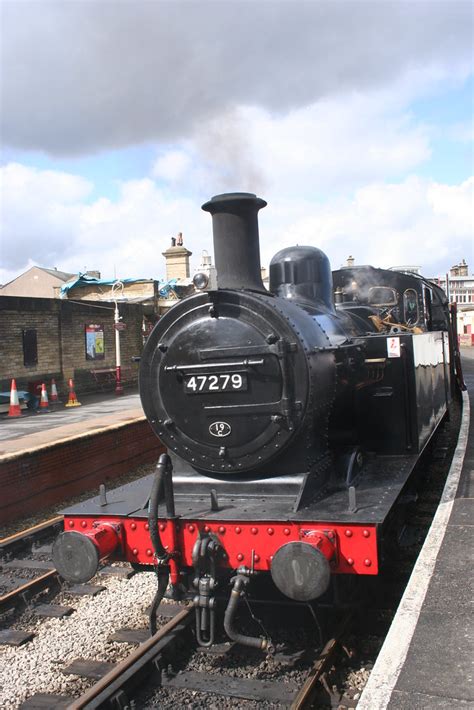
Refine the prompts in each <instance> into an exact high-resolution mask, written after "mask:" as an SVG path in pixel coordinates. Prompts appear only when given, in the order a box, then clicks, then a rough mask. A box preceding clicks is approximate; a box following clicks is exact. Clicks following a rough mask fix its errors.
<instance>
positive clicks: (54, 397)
mask: <svg viewBox="0 0 474 710" xmlns="http://www.w3.org/2000/svg"><path fill="white" fill-rule="evenodd" d="M50 401H51V404H59V397H58V388H57V387H56V382H55V380H54V379H52V380H51V400H50Z"/></svg>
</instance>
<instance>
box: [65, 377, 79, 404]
mask: <svg viewBox="0 0 474 710" xmlns="http://www.w3.org/2000/svg"><path fill="white" fill-rule="evenodd" d="M64 406H65V407H80V406H81V403H80V402H78V401H77V397H76V393H75V392H74V382H73V381H72V379H70V380H69V399H68V401H67V403H66V404H65V405H64Z"/></svg>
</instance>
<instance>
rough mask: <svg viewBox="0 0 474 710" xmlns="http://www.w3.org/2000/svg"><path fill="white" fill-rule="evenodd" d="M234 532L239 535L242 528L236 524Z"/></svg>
mask: <svg viewBox="0 0 474 710" xmlns="http://www.w3.org/2000/svg"><path fill="white" fill-rule="evenodd" d="M235 532H236V533H237V535H240V533H241V532H242V528H239V527H238V526H237V527H236V528H235Z"/></svg>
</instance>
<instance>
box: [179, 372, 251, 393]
mask: <svg viewBox="0 0 474 710" xmlns="http://www.w3.org/2000/svg"><path fill="white" fill-rule="evenodd" d="M246 389H247V375H246V374H245V373H240V372H232V373H228V372H225V373H224V372H220V373H219V374H218V375H217V374H216V375H187V376H186V377H185V378H184V391H185V392H187V393H188V394H202V393H203V392H242V391H243V390H246Z"/></svg>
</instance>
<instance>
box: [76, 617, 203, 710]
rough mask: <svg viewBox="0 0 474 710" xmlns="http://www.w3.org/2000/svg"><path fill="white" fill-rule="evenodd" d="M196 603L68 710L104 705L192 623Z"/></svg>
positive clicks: (159, 631)
mask: <svg viewBox="0 0 474 710" xmlns="http://www.w3.org/2000/svg"><path fill="white" fill-rule="evenodd" d="M194 611H195V610H194V607H192V606H189V607H186V608H185V609H183V610H182V611H180V612H179V613H178V614H176V616H175V617H174V618H173V619H171V621H169V622H168V623H167V624H165V626H162V627H161V629H159V630H158V631H157V632H156V634H154V636H151V637H150V638H149V639H147V640H146V641H145V642H144V643H142V644H141V645H140V646H139V647H138V648H137V649H136V650H135V651H134V652H133V653H131V654H130V655H129V656H128V657H127V658H125V659H124V660H123V661H122V662H121V663H119V664H118V665H117V666H116V667H115V668H113V669H112V670H111V671H110V672H109V673H107V674H106V675H105V676H104V677H103V678H101V679H100V680H99V681H98V682H97V683H95V685H93V686H92V687H91V688H89V689H88V690H86V692H85V693H84V694H83V695H81V697H80V698H77V699H76V700H74V701H73V702H72V703H71V704H70V705H68V710H83V709H85V708H87V710H93V709H94V708H100V707H103V706H105V705H106V704H107V703H108V702H109V701H110V700H111V699H112V698H113V697H114V696H115V695H116V694H117V693H120V691H121V690H122V686H123V685H125V684H126V683H128V682H130V680H131V678H133V676H134V675H137V674H140V672H141V671H142V670H143V668H144V666H146V665H147V664H149V663H153V662H154V661H156V660H157V657H158V656H159V655H160V653H161V652H162V651H163V650H164V648H165V647H166V646H167V645H168V643H171V642H172V641H174V640H175V639H176V637H177V636H178V635H179V633H182V632H183V631H184V630H185V629H186V628H187V627H188V626H189V624H190V623H191V621H192V620H193V617H194Z"/></svg>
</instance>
